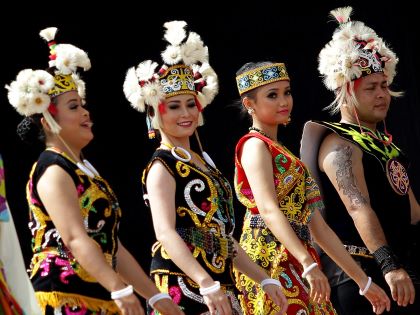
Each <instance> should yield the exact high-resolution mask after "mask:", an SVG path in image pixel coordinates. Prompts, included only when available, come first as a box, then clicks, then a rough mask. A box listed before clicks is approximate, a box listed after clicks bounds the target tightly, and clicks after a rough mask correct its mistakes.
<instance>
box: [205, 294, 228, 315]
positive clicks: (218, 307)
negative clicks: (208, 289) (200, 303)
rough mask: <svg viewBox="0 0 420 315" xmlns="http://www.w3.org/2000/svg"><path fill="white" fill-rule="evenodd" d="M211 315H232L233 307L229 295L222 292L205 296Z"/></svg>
mask: <svg viewBox="0 0 420 315" xmlns="http://www.w3.org/2000/svg"><path fill="white" fill-rule="evenodd" d="M203 298H204V302H206V304H207V307H208V308H209V311H210V315H232V307H231V305H230V301H229V299H228V297H227V295H226V294H225V293H224V292H223V291H222V290H217V291H216V292H214V293H210V294H207V295H203Z"/></svg>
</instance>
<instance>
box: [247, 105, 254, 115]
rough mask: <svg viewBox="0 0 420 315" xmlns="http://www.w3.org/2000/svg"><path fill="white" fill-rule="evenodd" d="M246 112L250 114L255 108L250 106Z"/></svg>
mask: <svg viewBox="0 0 420 315" xmlns="http://www.w3.org/2000/svg"><path fill="white" fill-rule="evenodd" d="M247 112H248V114H250V115H252V114H253V113H254V112H255V109H253V108H252V107H248V108H247Z"/></svg>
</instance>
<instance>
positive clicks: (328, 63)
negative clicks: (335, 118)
mask: <svg viewBox="0 0 420 315" xmlns="http://www.w3.org/2000/svg"><path fill="white" fill-rule="evenodd" d="M352 10H353V9H352V8H351V7H343V8H338V9H335V10H332V11H331V12H330V13H331V15H332V16H333V17H334V18H335V19H336V20H337V21H338V23H339V24H340V25H339V27H338V28H337V29H336V30H335V32H334V34H333V37H332V39H331V41H330V42H329V43H327V44H326V46H325V47H324V48H323V49H322V50H321V52H320V54H319V66H318V70H319V72H320V73H321V75H322V76H323V78H324V84H325V86H326V87H327V89H329V90H331V91H335V92H336V99H335V101H334V102H333V103H332V104H331V105H330V106H329V107H330V108H331V109H332V112H333V113H335V112H337V111H338V110H339V108H340V105H341V104H342V103H343V101H344V99H345V97H346V96H348V95H349V93H352V92H353V84H352V83H353V81H354V80H356V79H359V78H361V77H363V76H367V75H369V74H373V73H378V72H382V73H384V74H385V75H386V77H387V81H388V85H390V84H391V83H392V81H393V79H394V76H395V74H396V71H395V67H396V64H397V63H398V58H397V56H396V55H395V53H394V52H393V51H392V50H390V49H389V48H388V47H387V45H386V44H385V42H384V41H383V40H382V38H380V37H379V36H378V35H377V34H376V32H375V31H374V30H373V29H371V28H370V27H368V26H366V25H365V24H364V23H363V22H359V21H351V20H350V15H351V13H352ZM349 83H351V84H350V86H348V84H349Z"/></svg>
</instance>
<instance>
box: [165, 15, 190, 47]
mask: <svg viewBox="0 0 420 315" xmlns="http://www.w3.org/2000/svg"><path fill="white" fill-rule="evenodd" d="M186 25H187V23H186V22H185V21H171V22H166V23H165V24H163V26H164V27H165V28H166V31H165V35H164V38H165V39H166V40H167V41H168V42H169V43H170V44H171V45H173V46H179V45H180V44H181V42H182V41H183V40H184V38H185V36H186V32H185V26H186Z"/></svg>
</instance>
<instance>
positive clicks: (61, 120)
mask: <svg viewBox="0 0 420 315" xmlns="http://www.w3.org/2000/svg"><path fill="white" fill-rule="evenodd" d="M55 105H56V108H57V113H56V114H55V115H54V118H55V120H56V121H57V123H58V124H59V125H60V127H61V131H60V136H61V137H62V138H63V140H64V141H65V142H66V143H67V144H69V145H71V146H76V147H78V148H83V147H84V146H86V145H87V144H88V143H89V142H90V141H91V140H92V139H93V133H92V125H93V124H92V121H91V120H90V117H89V112H88V110H87V109H86V108H85V105H83V102H82V99H81V97H80V96H79V94H78V93H77V92H76V91H70V92H66V93H63V94H61V95H59V96H57V97H56V98H55Z"/></svg>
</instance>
